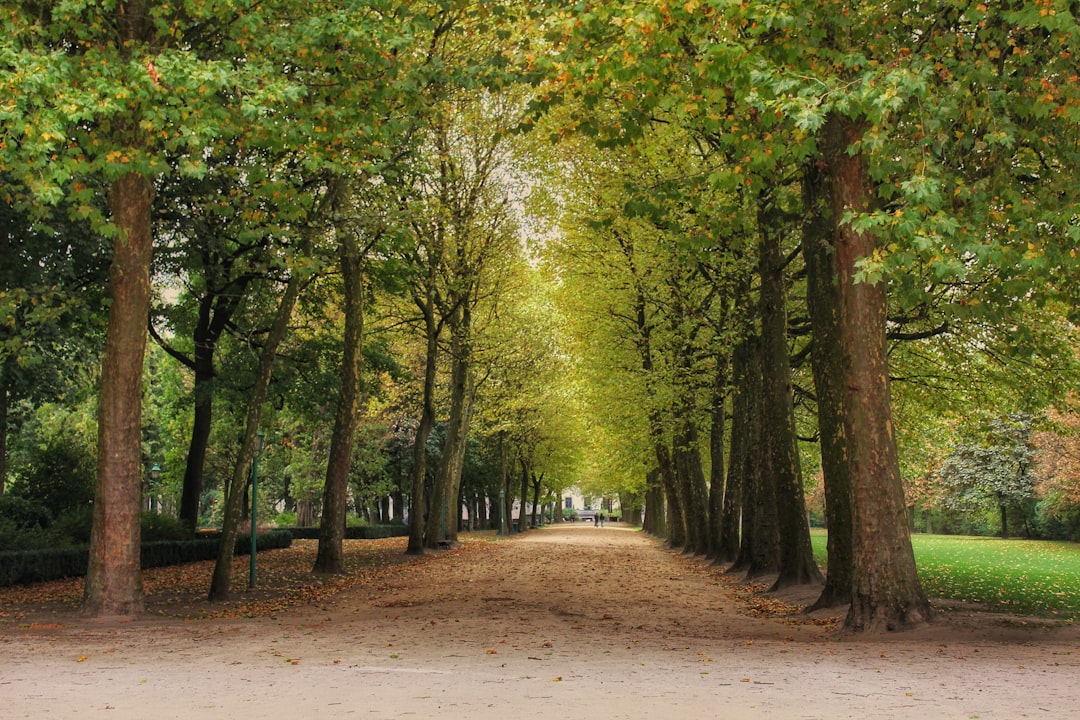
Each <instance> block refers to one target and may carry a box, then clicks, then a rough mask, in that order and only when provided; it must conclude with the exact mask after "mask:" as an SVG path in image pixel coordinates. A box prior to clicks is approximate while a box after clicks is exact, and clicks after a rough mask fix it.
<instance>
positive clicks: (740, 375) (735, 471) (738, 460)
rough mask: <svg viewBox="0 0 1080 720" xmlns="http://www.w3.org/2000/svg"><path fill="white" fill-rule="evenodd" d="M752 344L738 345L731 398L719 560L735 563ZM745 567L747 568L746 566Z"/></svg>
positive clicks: (744, 468) (747, 432)
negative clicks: (747, 384) (747, 383)
mask: <svg viewBox="0 0 1080 720" xmlns="http://www.w3.org/2000/svg"><path fill="white" fill-rule="evenodd" d="M747 345H748V343H747V341H746V340H742V341H740V342H739V343H737V344H736V345H735V348H734V349H733V350H732V356H731V376H732V382H733V383H734V386H735V390H734V391H733V392H732V397H731V444H730V447H729V448H728V471H727V479H726V482H725V484H724V509H723V519H722V521H721V523H720V528H721V535H720V537H719V542H718V546H717V550H716V556H715V561H716V562H717V563H735V562H736V561H737V560H738V559H739V548H740V541H741V538H742V537H744V536H745V535H748V533H743V532H742V528H743V527H744V526H745V521H746V517H745V516H744V514H743V507H744V505H745V496H746V492H745V490H744V487H745V486H746V485H747V479H746V471H747V468H748V467H749V465H748V461H747V453H748V446H749V442H750V435H751V433H752V431H753V428H752V423H751V416H750V412H751V406H750V403H749V398H748V396H747V388H746V383H745V378H746V373H747V372H748V371H749V370H748V363H749V357H748V346H747ZM742 569H745V567H743V568H742Z"/></svg>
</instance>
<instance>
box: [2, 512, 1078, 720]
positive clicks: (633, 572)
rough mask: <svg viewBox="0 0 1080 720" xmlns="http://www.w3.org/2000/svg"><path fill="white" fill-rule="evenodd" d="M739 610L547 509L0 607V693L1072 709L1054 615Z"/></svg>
mask: <svg viewBox="0 0 1080 720" xmlns="http://www.w3.org/2000/svg"><path fill="white" fill-rule="evenodd" d="M744 594H745V593H744ZM747 612H748V608H747V606H746V604H745V602H743V601H740V600H739V599H738V598H737V588H735V587H733V586H732V585H730V584H729V583H728V581H726V580H725V579H724V578H723V577H722V576H721V575H719V574H718V573H716V572H714V571H711V570H710V569H709V568H708V567H706V566H705V565H703V564H702V563H701V562H699V561H697V560H695V559H693V558H686V557H683V556H679V555H676V554H674V553H671V552H669V551H667V550H665V549H663V548H662V547H661V546H660V545H659V544H658V543H655V542H653V541H651V540H649V539H647V538H645V537H643V536H641V535H640V534H639V533H635V532H632V531H630V530H627V529H623V528H618V527H609V528H607V529H603V530H601V529H595V528H592V527H591V526H587V527H573V526H566V527H559V528H551V529H544V530H540V531H534V532H532V533H529V534H527V535H525V536H522V537H520V538H517V539H514V540H512V541H509V542H494V543H493V542H476V543H470V544H468V545H466V546H465V547H464V548H462V549H460V550H455V551H451V552H449V553H446V554H443V555H440V556H436V557H432V558H425V559H424V560H422V561H420V562H410V563H403V564H398V565H395V566H393V567H388V568H383V569H382V570H380V571H379V572H377V573H376V574H375V575H374V576H373V579H372V581H371V582H368V583H366V584H364V585H362V586H356V587H353V588H351V589H349V590H346V591H343V592H340V593H338V594H336V595H334V596H332V597H329V598H328V599H327V600H326V601H325V602H324V603H323V604H322V605H320V606H318V607H304V608H296V609H292V610H286V611H282V612H279V613H277V614H276V615H273V616H268V617H262V618H257V619H251V620H209V621H197V622H182V621H178V620H156V619H138V620H134V621H126V622H125V621H110V622H101V621H93V622H91V621H75V620H73V619H72V620H68V621H64V622H37V623H35V622H34V621H33V619H31V618H26V619H25V620H24V621H21V622H19V623H17V624H12V623H7V624H0V652H2V653H3V655H2V657H3V659H4V662H3V665H2V669H0V713H2V716H3V717H4V718H5V719H6V720H13V719H15V718H44V717H48V718H64V717H78V718H80V720H93V719H94V718H111V719H113V720H128V719H133V718H146V717H153V718H154V719H155V720H167V719H168V718H229V717H237V716H239V717H257V718H260V720H276V719H279V718H280V719H282V720H285V719H287V720H297V719H298V718H307V717H316V716H317V717H319V718H320V719H323V718H327V719H331V720H333V719H335V718H369V719H376V718H408V717H421V718H427V717H435V716H437V715H442V716H444V717H452V718H500V720H501V719H503V718H505V717H507V716H509V715H512V716H514V717H530V718H531V717H542V716H555V717H563V716H570V717H574V716H582V717H590V718H642V717H653V718H680V719H682V718H716V717H720V718H725V719H726V720H742V719H749V718H785V719H787V718H791V719H795V718H830V719H832V718H859V719H860V720H861V719H863V718H879V719H888V718H919V719H920V720H922V719H924V718H925V719H933V718H942V719H950V720H951V719H954V718H955V719H957V720H959V719H965V720H968V719H971V718H981V719H982V720H993V719H1002V720H1004V719H1009V720H1013V719H1015V718H1027V717H1039V718H1080V634H1078V633H1077V632H1076V628H1073V627H1067V628H1058V629H1054V630H1049V629H1045V628H1037V629H1032V628H1031V627H1030V626H1026V627H1017V626H1015V624H1014V626H1011V627H1010V626H1008V625H1002V624H1001V623H998V622H987V621H984V620H980V621H977V622H973V621H968V620H964V619H963V618H961V619H960V621H957V620H955V619H952V620H949V621H947V622H945V621H943V622H939V623H937V624H936V625H935V626H933V627H931V628H929V629H927V630H921V631H919V632H918V633H916V634H903V635H897V636H890V637H888V638H873V639H867V638H845V637H843V636H841V635H839V634H838V633H837V631H836V627H835V625H834V624H831V623H829V621H828V618H818V619H815V620H807V619H805V618H801V617H800V618H797V619H792V618H786V619H785V618H757V617H753V616H750V615H747V614H746V613H747Z"/></svg>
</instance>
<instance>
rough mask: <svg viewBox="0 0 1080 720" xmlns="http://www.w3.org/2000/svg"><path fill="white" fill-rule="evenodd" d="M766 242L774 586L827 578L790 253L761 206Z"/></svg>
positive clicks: (763, 299) (765, 413)
mask: <svg viewBox="0 0 1080 720" xmlns="http://www.w3.org/2000/svg"><path fill="white" fill-rule="evenodd" d="M759 226H760V232H761V245H760V249H759V254H758V258H759V260H758V272H759V276H760V278H761V290H760V296H759V306H760V308H761V360H762V362H761V368H762V422H763V425H764V430H765V432H763V433H762V445H763V448H762V455H761V458H762V463H761V472H762V476H763V480H764V482H765V483H768V484H769V485H771V486H772V488H773V493H774V496H775V499H776V520H777V531H778V539H779V546H778V550H779V554H778V557H777V560H778V567H777V573H778V575H777V578H776V582H775V583H774V584H773V586H772V588H771V589H772V590H780V589H782V588H785V587H790V586H793V585H807V584H813V583H820V582H822V580H823V578H822V576H821V570H820V569H819V568H818V566H817V563H816V562H815V561H814V551H813V547H812V546H811V544H810V524H809V522H808V521H807V517H806V501H805V497H804V495H803V484H802V467H801V464H800V461H799V450H798V440H797V436H796V433H795V406H794V394H793V392H792V384H791V364H790V360H789V359H788V342H787V288H786V283H785V279H784V257H783V253H782V252H781V245H780V241H781V237H782V233H783V230H784V228H783V227H781V226H778V223H777V220H776V217H775V213H774V211H772V210H771V209H769V208H763V209H762V210H761V211H760V212H759Z"/></svg>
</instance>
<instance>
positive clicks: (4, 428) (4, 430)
mask: <svg viewBox="0 0 1080 720" xmlns="http://www.w3.org/2000/svg"><path fill="white" fill-rule="evenodd" d="M10 402H11V391H10V390H9V389H8V384H7V377H6V376H0V495H3V494H4V486H5V485H7V438H8V406H9V403H10Z"/></svg>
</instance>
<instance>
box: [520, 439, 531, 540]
mask: <svg viewBox="0 0 1080 720" xmlns="http://www.w3.org/2000/svg"><path fill="white" fill-rule="evenodd" d="M518 460H519V462H520V464H521V507H520V508H518V531H519V532H525V530H526V529H528V527H529V524H528V523H527V522H526V520H527V519H528V517H529V515H528V513H527V512H526V511H525V505H526V504H528V499H529V464H528V462H526V460H525V458H524V457H519V458H518Z"/></svg>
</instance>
